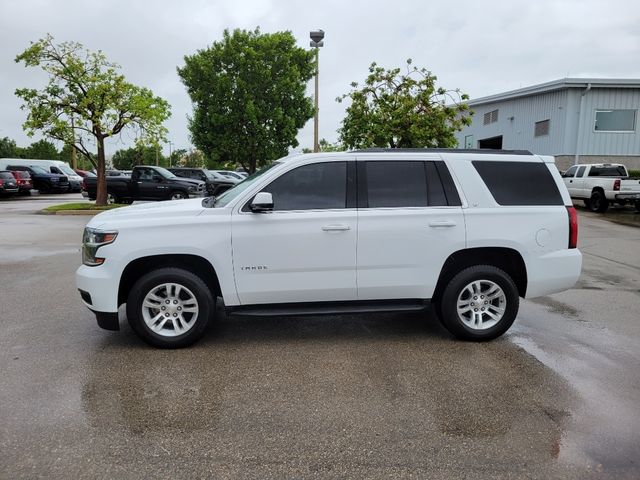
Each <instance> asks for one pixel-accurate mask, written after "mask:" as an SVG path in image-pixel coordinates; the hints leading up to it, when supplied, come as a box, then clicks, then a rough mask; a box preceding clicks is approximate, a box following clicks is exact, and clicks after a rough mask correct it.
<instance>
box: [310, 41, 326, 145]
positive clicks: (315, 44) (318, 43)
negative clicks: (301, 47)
mask: <svg viewBox="0 0 640 480" xmlns="http://www.w3.org/2000/svg"><path fill="white" fill-rule="evenodd" d="M309 36H310V37H311V46H312V47H313V48H315V49H316V88H315V95H314V97H315V109H314V115H313V151H314V152H319V151H320V144H319V142H318V124H319V116H320V115H319V112H320V107H319V106H318V92H319V87H318V78H319V77H320V47H322V46H323V45H324V42H323V41H322V39H323V38H324V30H316V31H313V32H311V33H310V34H309Z"/></svg>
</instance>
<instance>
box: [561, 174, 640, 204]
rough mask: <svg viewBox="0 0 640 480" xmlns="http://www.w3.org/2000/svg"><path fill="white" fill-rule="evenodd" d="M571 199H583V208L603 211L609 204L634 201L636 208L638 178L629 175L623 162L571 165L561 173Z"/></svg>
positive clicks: (639, 186) (631, 202)
mask: <svg viewBox="0 0 640 480" xmlns="http://www.w3.org/2000/svg"><path fill="white" fill-rule="evenodd" d="M562 178H563V179H564V183H565V185H566V186H567V190H569V195H571V198H575V199H579V200H583V201H584V204H585V206H586V207H587V208H589V209H590V210H592V211H594V212H599V213H604V212H606V211H607V209H608V208H609V204H611V203H617V204H619V205H627V204H635V207H636V210H638V211H640V178H631V177H629V173H628V172H627V168H626V167H625V166H624V165H621V164H616V163H592V164H583V165H574V166H572V167H571V168H569V169H568V170H567V171H566V172H564V173H563V174H562Z"/></svg>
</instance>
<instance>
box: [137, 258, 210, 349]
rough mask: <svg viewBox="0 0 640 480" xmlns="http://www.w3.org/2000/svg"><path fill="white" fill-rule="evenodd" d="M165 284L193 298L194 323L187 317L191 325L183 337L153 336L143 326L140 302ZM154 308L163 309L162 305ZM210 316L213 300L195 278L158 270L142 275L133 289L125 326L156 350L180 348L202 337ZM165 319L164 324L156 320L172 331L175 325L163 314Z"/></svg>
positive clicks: (169, 269)
mask: <svg viewBox="0 0 640 480" xmlns="http://www.w3.org/2000/svg"><path fill="white" fill-rule="evenodd" d="M167 283H172V284H178V285H180V286H181V287H182V288H183V289H186V290H188V291H189V293H191V294H193V295H194V296H195V299H196V300H197V304H196V306H197V308H198V312H197V314H196V317H195V319H193V317H191V319H192V320H193V324H192V325H191V326H189V328H188V329H187V331H186V332H185V333H183V334H180V335H175V336H168V334H159V333H156V332H154V331H153V330H152V329H151V328H150V327H149V326H148V325H147V323H146V322H145V319H144V313H143V302H144V299H145V297H146V296H147V294H149V293H150V292H152V291H153V290H154V289H156V288H158V287H159V286H161V285H163V284H167ZM183 291H184V290H183ZM158 305H159V306H163V304H162V303H159V304H158ZM185 310H186V308H185ZM214 312H215V300H214V297H213V295H212V294H211V291H210V290H209V287H207V284H206V283H205V282H204V281H203V280H202V279H201V278H200V277H198V276H197V275H195V274H193V273H191V272H189V271H187V270H183V269H182V268H175V267H166V268H159V269H157V270H153V271H151V272H149V273H147V274H145V275H144V276H142V277H141V278H140V279H139V280H138V281H137V282H136V283H135V284H134V285H133V288H131V290H130V291H129V297H128V298H127V319H128V321H129V325H131V328H132V329H133V331H134V332H136V333H137V334H138V336H139V337H140V338H141V339H142V340H144V341H145V342H146V343H148V344H149V345H153V346H154V347H159V348H182V347H187V346H189V345H191V344H193V343H194V342H196V341H197V340H199V339H200V338H201V337H202V336H203V335H204V332H205V330H206V328H207V325H208V323H209V319H210V317H211V316H212V315H213V313H214ZM157 313H158V314H160V313H161V311H160V310H159V309H157ZM165 315H167V316H168V317H169V318H168V319H167V320H165V319H164V318H162V317H161V318H160V320H164V321H165V324H167V323H169V322H172V323H171V325H167V327H171V328H172V329H174V325H175V323H174V322H175V321H174V320H172V317H171V316H170V315H171V314H168V313H167V314H165ZM174 316H175V315H174ZM160 320H159V321H158V323H159V322H160ZM174 331H175V329H174ZM169 333H171V332H169Z"/></svg>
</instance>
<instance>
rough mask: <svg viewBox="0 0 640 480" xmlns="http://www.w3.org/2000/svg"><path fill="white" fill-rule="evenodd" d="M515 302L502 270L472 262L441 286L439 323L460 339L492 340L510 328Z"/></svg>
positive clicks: (514, 293)
mask: <svg viewBox="0 0 640 480" xmlns="http://www.w3.org/2000/svg"><path fill="white" fill-rule="evenodd" d="M519 301H520V299H519V296H518V289H517V288H516V285H515V283H514V282H513V279H512V278H511V277H510V276H509V275H508V274H507V273H506V272H504V271H503V270H501V269H499V268H496V267H494V266H492V265H475V266H473V267H469V268H465V269H464V270H462V271H460V272H459V273H458V274H457V275H456V276H454V277H453V278H452V279H451V281H450V282H449V284H448V285H447V286H446V287H445V289H444V292H443V294H442V299H441V301H440V309H441V312H442V324H443V325H444V327H445V328H446V329H447V330H449V332H451V333H452V334H453V335H454V336H456V337H457V338H459V339H462V340H473V341H486V340H492V339H494V338H496V337H499V336H500V335H502V334H503V333H504V332H506V331H507V330H508V329H509V327H511V325H512V324H513V321H514V320H515V318H516V315H517V314H518V306H519Z"/></svg>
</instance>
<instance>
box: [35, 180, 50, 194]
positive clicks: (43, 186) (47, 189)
mask: <svg viewBox="0 0 640 480" xmlns="http://www.w3.org/2000/svg"><path fill="white" fill-rule="evenodd" d="M38 191H39V192H40V193H43V194H45V195H46V194H47V193H50V192H51V185H49V184H48V183H46V182H42V183H41V184H40V185H38Z"/></svg>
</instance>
